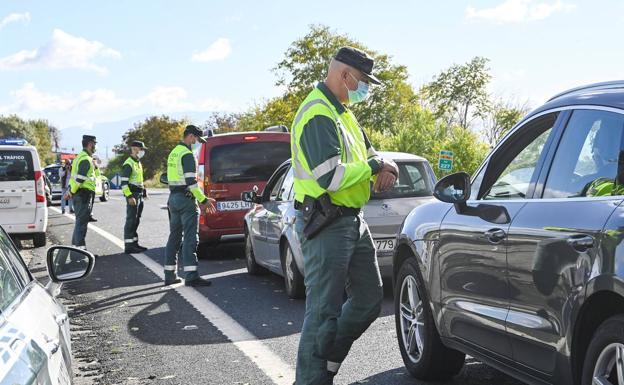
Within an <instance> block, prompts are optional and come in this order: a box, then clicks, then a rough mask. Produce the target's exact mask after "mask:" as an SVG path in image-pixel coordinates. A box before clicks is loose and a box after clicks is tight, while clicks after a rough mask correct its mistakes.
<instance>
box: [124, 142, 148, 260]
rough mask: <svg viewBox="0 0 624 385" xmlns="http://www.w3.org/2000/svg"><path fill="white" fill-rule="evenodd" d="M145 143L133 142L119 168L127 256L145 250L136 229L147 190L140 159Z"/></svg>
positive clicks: (143, 154)
mask: <svg viewBox="0 0 624 385" xmlns="http://www.w3.org/2000/svg"><path fill="white" fill-rule="evenodd" d="M146 149H147V147H145V143H143V142H141V141H140V140H135V141H133V142H132V143H131V144H130V156H129V157H128V159H126V161H125V162H124V164H123V166H122V168H121V191H122V192H123V194H124V196H125V197H126V224H125V226H124V244H125V252H126V253H127V254H132V253H141V252H143V251H145V250H147V248H146V247H143V246H140V245H139V235H138V234H137V229H138V228H139V223H140V221H141V213H142V212H143V199H144V198H147V190H146V189H145V186H144V185H143V165H142V164H141V158H143V156H145V150H146Z"/></svg>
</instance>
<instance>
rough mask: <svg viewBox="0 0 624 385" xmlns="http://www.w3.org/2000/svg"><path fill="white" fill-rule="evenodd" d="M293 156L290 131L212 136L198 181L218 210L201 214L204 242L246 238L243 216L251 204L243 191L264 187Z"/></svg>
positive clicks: (201, 154)
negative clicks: (244, 236)
mask: <svg viewBox="0 0 624 385" xmlns="http://www.w3.org/2000/svg"><path fill="white" fill-rule="evenodd" d="M286 131H287V130H286ZM289 157H290V134H288V133H287V132H247V133H230V134H219V135H211V136H210V137H209V138H208V139H207V142H206V143H205V144H203V145H202V147H201V149H200V151H199V154H198V161H199V162H198V163H199V169H198V171H199V172H198V175H199V178H198V179H199V181H198V183H199V185H200V187H201V188H202V189H203V191H204V193H205V194H206V195H208V196H210V197H212V198H215V199H216V201H217V204H216V208H217V212H216V213H215V214H207V213H205V212H203V213H202V214H201V215H200V217H199V240H200V243H204V244H206V243H215V242H218V241H222V240H228V239H241V240H242V238H243V217H244V216H245V213H246V212H247V211H248V210H249V209H250V208H251V203H249V202H244V201H242V200H241V193H242V192H243V191H246V190H251V188H252V187H253V186H258V188H259V189H262V188H264V186H265V185H266V182H267V181H268V180H269V177H270V176H271V174H272V173H273V171H275V169H276V168H277V166H279V165H280V164H281V163H282V162H284V161H285V160H286V159H288V158H289Z"/></svg>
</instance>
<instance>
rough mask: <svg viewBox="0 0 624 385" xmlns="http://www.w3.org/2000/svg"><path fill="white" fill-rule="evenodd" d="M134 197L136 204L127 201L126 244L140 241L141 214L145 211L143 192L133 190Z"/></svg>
mask: <svg viewBox="0 0 624 385" xmlns="http://www.w3.org/2000/svg"><path fill="white" fill-rule="evenodd" d="M132 198H134V199H135V200H136V203H137V204H136V206H131V205H129V204H128V203H126V224H125V225H124V243H125V245H126V246H130V245H133V244H137V243H138V242H139V234H137V229H138V228H139V223H141V214H142V213H143V193H141V192H133V193H132Z"/></svg>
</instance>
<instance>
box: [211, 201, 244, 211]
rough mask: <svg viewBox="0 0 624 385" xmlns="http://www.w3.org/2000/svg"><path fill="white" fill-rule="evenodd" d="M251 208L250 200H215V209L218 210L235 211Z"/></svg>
mask: <svg viewBox="0 0 624 385" xmlns="http://www.w3.org/2000/svg"><path fill="white" fill-rule="evenodd" d="M249 209H251V202H245V201H224V202H217V210H219V211H237V210H249Z"/></svg>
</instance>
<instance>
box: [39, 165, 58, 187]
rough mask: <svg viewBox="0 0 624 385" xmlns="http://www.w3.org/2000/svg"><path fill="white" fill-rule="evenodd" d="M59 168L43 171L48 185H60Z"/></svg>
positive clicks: (47, 168) (49, 168) (48, 168)
mask: <svg viewBox="0 0 624 385" xmlns="http://www.w3.org/2000/svg"><path fill="white" fill-rule="evenodd" d="M60 169H61V168H60V167H46V168H45V169H43V171H44V172H45V174H46V176H47V177H48V179H49V180H50V183H60V182H61V174H60Z"/></svg>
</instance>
